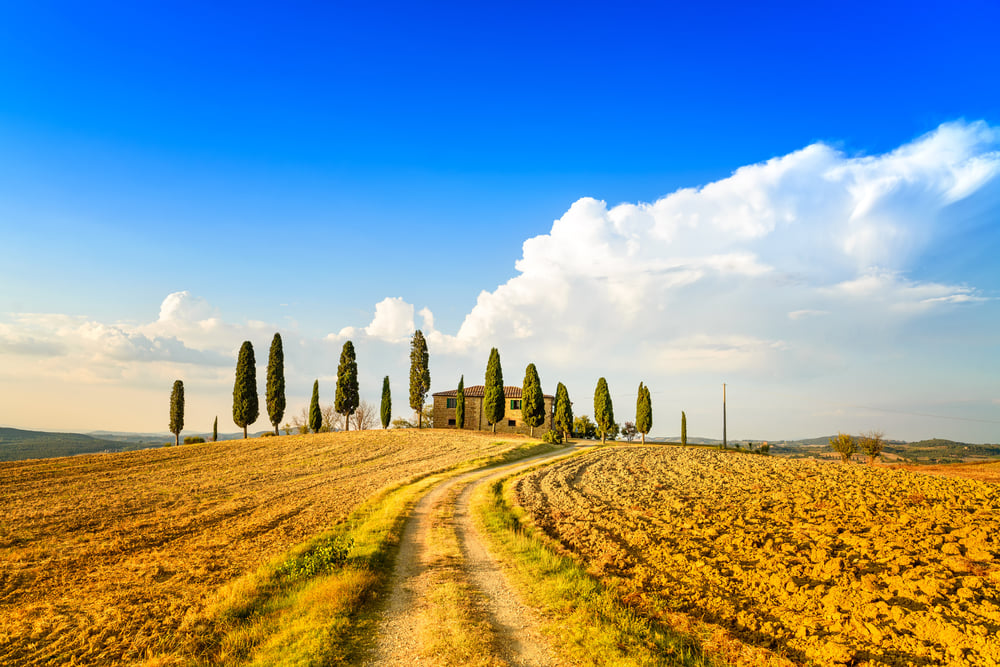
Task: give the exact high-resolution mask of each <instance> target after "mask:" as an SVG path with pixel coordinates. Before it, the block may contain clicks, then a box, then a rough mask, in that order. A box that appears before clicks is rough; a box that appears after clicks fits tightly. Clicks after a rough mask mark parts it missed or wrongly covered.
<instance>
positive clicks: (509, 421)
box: [507, 419, 517, 426]
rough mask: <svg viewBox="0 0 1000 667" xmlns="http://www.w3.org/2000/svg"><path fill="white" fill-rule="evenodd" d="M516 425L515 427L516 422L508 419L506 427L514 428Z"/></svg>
mask: <svg viewBox="0 0 1000 667" xmlns="http://www.w3.org/2000/svg"><path fill="white" fill-rule="evenodd" d="M516 425H517V422H516V421H514V420H513V419H508V420H507V426H516Z"/></svg>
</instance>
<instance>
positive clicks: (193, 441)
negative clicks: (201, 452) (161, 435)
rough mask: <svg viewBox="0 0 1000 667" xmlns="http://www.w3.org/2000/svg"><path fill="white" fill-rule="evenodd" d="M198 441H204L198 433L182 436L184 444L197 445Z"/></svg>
mask: <svg viewBox="0 0 1000 667" xmlns="http://www.w3.org/2000/svg"><path fill="white" fill-rule="evenodd" d="M200 442H205V438H203V437H201V436H200V435H188V436H185V437H184V444H185V445H197V444H198V443H200Z"/></svg>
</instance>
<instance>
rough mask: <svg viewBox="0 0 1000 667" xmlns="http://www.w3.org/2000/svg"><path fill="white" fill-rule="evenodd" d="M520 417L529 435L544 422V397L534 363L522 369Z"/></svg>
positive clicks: (532, 434) (533, 434) (532, 435)
mask: <svg viewBox="0 0 1000 667" xmlns="http://www.w3.org/2000/svg"><path fill="white" fill-rule="evenodd" d="M521 419H523V420H524V423H525V424H527V425H528V428H529V431H528V435H530V436H531V437H535V427H536V426H541V425H542V424H544V423H545V397H544V396H543V395H542V381H541V380H539V379H538V369H536V368H535V365H534V364H528V367H527V368H525V369H524V384H523V385H522V386H521Z"/></svg>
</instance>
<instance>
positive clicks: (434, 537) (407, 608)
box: [364, 447, 576, 667]
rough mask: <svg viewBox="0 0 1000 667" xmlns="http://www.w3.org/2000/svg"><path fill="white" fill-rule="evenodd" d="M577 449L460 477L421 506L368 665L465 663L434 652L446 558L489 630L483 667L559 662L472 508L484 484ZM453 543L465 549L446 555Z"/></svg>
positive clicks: (398, 564)
mask: <svg viewBox="0 0 1000 667" xmlns="http://www.w3.org/2000/svg"><path fill="white" fill-rule="evenodd" d="M574 451H576V447H567V448H566V449H564V450H560V451H557V452H552V453H548V454H543V455H540V456H535V457H532V458H529V459H525V460H523V461H519V462H517V463H514V464H510V465H506V466H503V467H499V468H491V469H489V470H486V471H474V472H470V473H465V474H463V475H459V476H457V477H454V478H452V479H449V480H446V481H444V482H442V483H441V484H439V485H437V486H436V487H434V488H433V489H432V490H431V491H430V492H429V493H427V495H425V496H424V497H423V498H422V499H421V500H420V501H419V502H418V503H417V504H416V505H415V506H414V509H413V512H412V514H411V516H410V518H409V519H408V521H407V525H406V527H405V529H404V531H403V535H402V538H401V542H400V548H399V553H398V555H397V557H396V563H395V568H394V570H393V575H392V579H391V581H390V584H389V586H390V594H389V598H388V600H387V601H386V603H385V604H384V606H383V610H382V612H381V614H382V616H381V619H380V622H379V625H378V630H377V635H376V643H375V646H374V647H373V650H372V651H371V652H370V655H369V657H368V659H367V660H366V662H365V663H364V664H366V665H371V666H375V665H406V666H407V667H412V666H413V665H446V664H457V662H458V659H457V658H454V657H452V658H449V655H448V653H447V652H444V653H442V652H441V651H434V650H433V648H431V647H429V646H428V643H429V642H428V637H427V629H426V619H427V616H428V613H429V611H428V607H429V606H431V605H433V604H436V603H435V602H434V601H432V597H433V594H434V587H435V586H437V585H440V582H441V577H440V573H439V572H438V570H439V568H440V566H441V564H442V561H443V560H444V561H446V563H447V566H448V567H449V568H450V570H451V571H452V575H450V579H451V580H457V581H459V582H460V585H461V586H462V590H463V591H465V595H464V598H465V600H466V601H467V602H469V603H470V605H471V606H472V612H471V613H472V616H473V617H474V618H476V619H479V620H480V621H481V624H482V625H484V626H486V632H487V633H488V634H489V637H488V638H487V639H486V640H485V641H486V645H487V650H486V651H485V652H487V653H489V654H490V655H479V656H477V658H478V659H479V660H480V664H484V665H496V664H507V665H517V666H524V667H542V666H545V665H557V664H559V663H558V662H557V661H556V659H555V658H554V657H553V655H552V653H551V650H550V648H549V646H548V643H547V642H546V640H545V638H544V637H543V635H542V633H541V632H540V626H541V623H540V619H539V618H538V616H537V614H536V613H535V611H534V610H533V609H531V608H530V607H527V606H526V605H525V604H524V603H523V602H522V601H521V599H520V597H519V596H518V594H517V593H516V592H515V591H514V589H513V588H512V587H511V586H510V584H509V583H508V581H507V577H506V576H505V574H504V572H503V571H502V569H501V568H500V566H499V563H498V562H497V560H496V558H495V557H494V556H493V555H492V554H491V553H490V550H489V548H488V546H487V544H486V542H485V540H484V539H483V537H482V536H481V535H480V534H479V532H478V531H477V529H476V527H475V525H474V522H473V521H472V517H471V515H470V511H469V504H470V498H471V497H472V493H473V491H474V490H475V489H476V488H477V487H478V486H479V485H482V484H487V483H489V482H490V481H492V480H495V479H497V478H498V477H501V476H504V475H508V474H510V473H512V472H516V471H519V470H523V469H526V468H529V467H531V466H534V465H537V464H539V463H540V462H541V461H551V460H554V459H557V458H561V457H564V456H568V455H569V454H572V453H573V452H574ZM442 531H444V532H442ZM449 539H454V541H455V543H456V544H457V549H456V550H454V551H453V552H451V553H448V554H445V555H442V546H441V542H442V541H445V542H447V541H448V540H449ZM437 604H440V603H437ZM430 613H433V612H430ZM439 631H440V632H445V631H446V629H445V628H440V629H439Z"/></svg>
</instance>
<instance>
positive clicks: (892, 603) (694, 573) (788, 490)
mask: <svg viewBox="0 0 1000 667" xmlns="http://www.w3.org/2000/svg"><path fill="white" fill-rule="evenodd" d="M513 491H514V494H515V499H516V500H517V502H518V503H519V504H520V505H522V506H523V507H524V508H525V509H526V510H527V512H528V513H529V517H530V519H531V521H533V522H534V523H535V525H537V526H538V527H540V528H542V529H543V530H544V531H545V532H546V533H547V534H548V535H549V536H551V537H552V538H554V539H555V540H557V541H558V542H559V543H561V544H562V545H563V546H564V548H566V549H567V550H569V551H571V552H573V553H575V554H578V555H579V556H580V557H581V558H582V559H583V560H584V562H586V563H587V565H588V566H589V567H590V569H591V570H592V571H593V572H594V573H595V574H598V575H599V576H602V577H605V578H610V579H611V580H613V581H615V582H617V583H618V585H619V586H620V590H621V591H622V596H623V599H624V600H626V601H627V602H628V603H629V604H631V605H633V606H634V607H635V608H636V609H637V610H639V611H640V613H644V614H647V615H650V616H655V617H659V618H663V619H668V620H669V619H670V618H672V617H676V616H677V612H681V613H682V614H683V615H686V616H688V617H694V618H696V619H700V620H703V621H706V622H708V623H709V624H713V625H718V626H722V627H723V628H726V629H727V630H728V631H729V632H731V633H732V634H733V635H735V636H736V637H738V638H739V639H740V640H742V641H743V642H746V643H747V644H752V645H755V646H765V647H768V648H770V649H771V650H772V651H773V659H774V661H775V662H776V663H781V662H786V663H787V662H791V663H795V664H805V663H809V662H815V663H816V664H866V665H929V664H956V665H959V664H967V665H996V664H998V663H1000V639H998V636H1000V560H998V557H1000V487H998V486H997V485H993V484H987V483H983V482H978V481H972V480H964V479H949V478H944V477H936V476H931V475H917V474H913V473H909V472H905V471H899V470H890V469H885V468H871V467H868V466H861V465H857V464H848V465H841V464H830V463H816V462H809V461H796V460H786V459H776V458H768V457H762V456H754V455H746V454H736V453H732V452H722V451H718V450H709V449H700V448H681V447H663V446H660V447H629V448H613V449H611V448H609V449H602V450H598V451H595V452H592V453H589V454H587V455H585V456H581V457H575V458H572V459H569V460H566V461H562V462H559V463H555V464H553V465H551V466H548V467H546V468H543V469H541V470H539V471H536V472H533V473H531V474H529V475H527V476H525V477H523V478H521V479H520V480H518V481H517V482H516V484H515V486H514V489H513Z"/></svg>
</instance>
